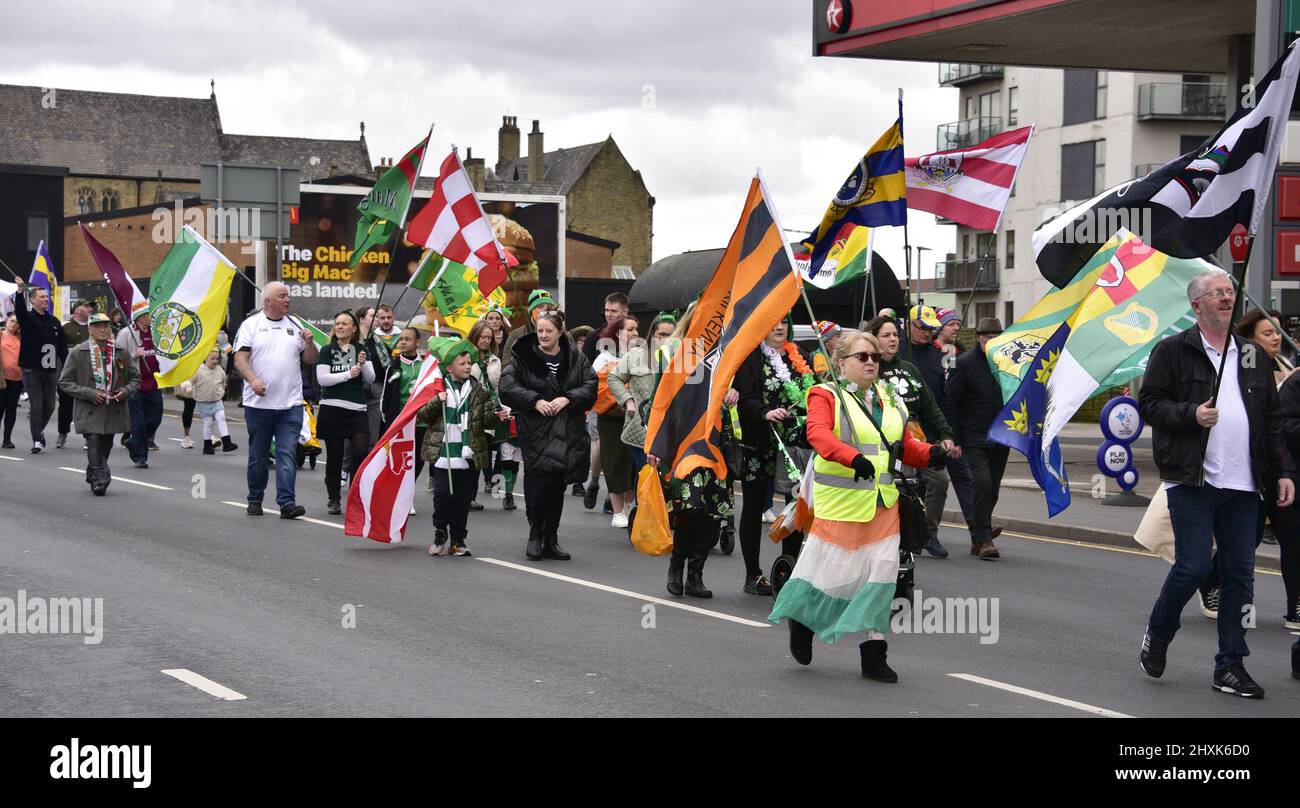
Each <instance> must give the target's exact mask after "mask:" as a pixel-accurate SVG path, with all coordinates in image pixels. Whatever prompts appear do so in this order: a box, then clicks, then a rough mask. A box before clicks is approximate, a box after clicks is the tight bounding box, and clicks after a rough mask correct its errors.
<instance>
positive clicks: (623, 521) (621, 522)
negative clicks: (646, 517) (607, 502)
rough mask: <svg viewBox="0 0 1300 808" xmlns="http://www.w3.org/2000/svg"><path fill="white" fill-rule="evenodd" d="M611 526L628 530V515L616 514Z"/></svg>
mask: <svg viewBox="0 0 1300 808" xmlns="http://www.w3.org/2000/svg"><path fill="white" fill-rule="evenodd" d="M610 525H611V526H612V527H621V528H626V527H627V514H626V513H616V514H614V519H613V520H612V521H611V522H610Z"/></svg>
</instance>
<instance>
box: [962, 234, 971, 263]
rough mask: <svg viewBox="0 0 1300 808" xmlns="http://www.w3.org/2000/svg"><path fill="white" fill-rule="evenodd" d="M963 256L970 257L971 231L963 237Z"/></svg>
mask: <svg viewBox="0 0 1300 808" xmlns="http://www.w3.org/2000/svg"><path fill="white" fill-rule="evenodd" d="M961 257H962V258H970V233H966V234H964V235H962V237H961Z"/></svg>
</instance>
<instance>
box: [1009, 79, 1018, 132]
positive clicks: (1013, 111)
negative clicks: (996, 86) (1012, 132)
mask: <svg viewBox="0 0 1300 808" xmlns="http://www.w3.org/2000/svg"><path fill="white" fill-rule="evenodd" d="M1018 123H1020V88H1019V87H1011V88H1010V89H1008V90H1007V126H1008V127H1011V126H1015V125H1016V124H1018Z"/></svg>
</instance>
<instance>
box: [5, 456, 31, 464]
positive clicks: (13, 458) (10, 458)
mask: <svg viewBox="0 0 1300 808" xmlns="http://www.w3.org/2000/svg"><path fill="white" fill-rule="evenodd" d="M26 459H27V458H25V457H10V456H9V455H0V460H17V461H18V462H19V463H21V462H23V461H24V460H26Z"/></svg>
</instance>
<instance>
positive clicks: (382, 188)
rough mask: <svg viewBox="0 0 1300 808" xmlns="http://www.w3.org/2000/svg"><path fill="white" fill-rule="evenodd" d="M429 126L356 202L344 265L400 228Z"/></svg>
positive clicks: (430, 130) (403, 221)
mask: <svg viewBox="0 0 1300 808" xmlns="http://www.w3.org/2000/svg"><path fill="white" fill-rule="evenodd" d="M431 135H433V127H430V128H429V134H427V135H425V136H424V140H421V141H420V142H419V144H418V145H416V147H415V148H413V149H411V150H410V151H409V152H407V153H406V156H405V157H403V158H402V159H401V160H399V161H398V162H397V165H395V166H393V167H392V168H390V169H389V170H388V171H386V172H384V176H382V177H380V178H379V182H376V183H375V186H374V187H373V188H371V189H370V193H368V194H366V198H365V199H363V200H361V202H360V203H359V204H358V205H357V213H359V214H360V215H361V219H360V220H359V221H358V222H357V235H356V238H355V239H354V240H353V244H354V245H355V246H354V247H353V250H352V259H351V260H350V261H348V266H352V267H355V266H356V265H357V264H359V263H361V259H362V258H363V257H364V256H365V254H366V252H367V251H369V250H370V249H371V248H373V247H378V246H380V245H383V244H387V243H388V240H389V239H390V238H392V237H393V233H396V232H397V231H398V230H401V229H402V225H404V224H405V223H406V212H407V210H409V209H410V207H411V192H412V191H413V190H414V189H415V179H416V178H417V177H419V176H420V166H422V165H423V164H424V152H425V149H427V148H428V147H429V137H430V136H431Z"/></svg>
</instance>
